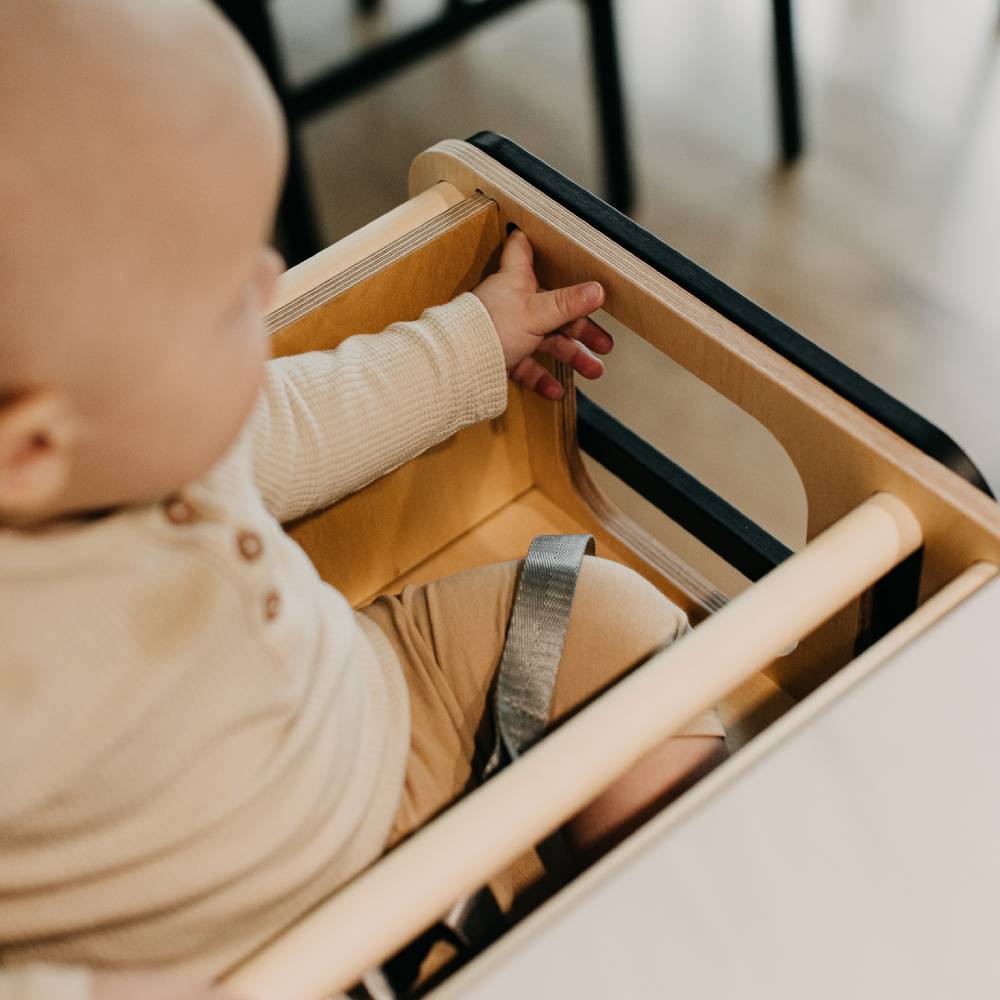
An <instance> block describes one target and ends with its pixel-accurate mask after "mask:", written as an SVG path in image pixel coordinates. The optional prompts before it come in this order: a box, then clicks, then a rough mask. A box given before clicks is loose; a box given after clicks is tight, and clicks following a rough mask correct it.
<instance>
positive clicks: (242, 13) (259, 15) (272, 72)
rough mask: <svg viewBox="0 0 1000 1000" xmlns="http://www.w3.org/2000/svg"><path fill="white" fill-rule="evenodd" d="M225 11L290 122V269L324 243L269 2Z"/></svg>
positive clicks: (239, 2) (285, 207) (284, 221)
mask: <svg viewBox="0 0 1000 1000" xmlns="http://www.w3.org/2000/svg"><path fill="white" fill-rule="evenodd" d="M217 2H218V4H219V6H220V7H221V8H222V10H223V11H224V12H225V13H226V14H227V15H228V16H229V18H230V20H231V21H232V22H233V23H234V24H235V25H236V26H237V28H239V30H240V32H241V33H242V34H243V37H244V38H246V40H247V41H248V42H249V44H250V47H251V48H252V49H253V50H254V52H255V53H256V55H257V58H258V59H259V60H260V61H261V63H263V65H264V69H265V70H266V71H267V75H268V77H269V79H270V81H271V85H272V86H273V87H274V89H275V91H276V92H277V95H278V99H279V100H280V101H281V105H282V108H283V109H284V112H285V121H286V122H287V123H288V172H287V175H286V177H285V188H284V191H283V192H282V195H281V202H280V204H279V206H278V237H279V240H280V243H281V249H282V251H283V252H284V255H285V258H286V260H287V261H288V264H289V266H292V265H294V264H298V263H299V262H300V261H303V260H305V259H306V258H307V257H311V256H312V255H313V254H314V253H316V252H317V251H319V250H320V249H322V247H323V245H324V244H323V242H322V239H321V237H320V232H319V228H318V226H317V224H316V218H315V214H314V210H313V202H312V196H311V195H310V193H309V177H308V174H307V173H306V169H305V163H304V160H303V157H302V146H301V143H300V141H299V137H298V130H297V127H296V122H295V119H294V118H293V116H292V114H291V112H290V108H289V101H288V86H287V84H286V83H285V74H284V69H283V67H282V65H281V57H280V54H279V52H278V45H277V41H276V40H275V37H274V28H273V25H272V23H271V17H270V14H269V13H268V11H267V0H217Z"/></svg>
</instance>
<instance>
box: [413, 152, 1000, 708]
mask: <svg viewBox="0 0 1000 1000" xmlns="http://www.w3.org/2000/svg"><path fill="white" fill-rule="evenodd" d="M440 181H448V182H450V183H452V184H454V185H455V186H456V187H457V188H459V189H460V190H463V191H465V192H469V191H475V190H478V191H481V192H483V193H485V194H487V195H489V196H490V197H491V198H493V199H494V200H496V202H497V204H498V205H499V208H500V216H501V221H502V223H503V224H504V225H506V224H508V223H513V224H515V225H517V226H519V227H520V228H521V229H522V230H524V232H525V233H526V234H527V235H528V237H529V238H530V239H531V241H532V244H533V246H534V248H535V262H536V269H537V271H538V273H539V278H540V280H541V281H543V282H544V283H545V284H547V285H549V286H555V285H557V284H570V283H573V282H577V281H583V280H587V279H596V280H599V281H601V282H602V283H603V284H604V285H605V287H606V289H607V291H608V296H607V302H606V304H605V308H606V310H607V311H608V312H609V313H610V314H611V315H613V316H614V317H615V318H616V319H619V320H620V321H621V322H622V323H624V324H625V325H626V326H628V327H630V328H631V329H633V330H635V331H636V333H638V334H639V335H640V336H642V337H643V338H644V339H646V340H647V341H649V343H651V344H652V345H653V346H655V347H656V348H658V349H659V350H661V351H663V352H664V353H666V354H669V355H670V357H672V358H673V359H674V360H675V361H677V362H678V363H679V364H681V365H683V366H684V367H685V368H687V369H688V370H689V371H691V372H692V373H693V374H695V375H696V376H697V377H699V378H700V379H702V380H703V381H704V382H706V383H707V384H708V385H710V386H711V387H712V388H714V389H716V390H717V391H718V392H720V393H721V394H722V395H724V396H725V397H727V398H728V399H730V400H731V401H732V402H734V403H736V405H738V406H740V407H741V408H742V409H743V410H745V411H746V412H747V413H749V414H750V415H751V416H752V417H754V418H755V419H757V420H758V421H759V422H760V423H761V424H763V425H764V426H765V427H766V428H767V429H768V430H769V431H770V432H771V433H772V434H773V435H774V436H775V437H776V438H777V440H778V441H779V442H780V443H781V444H782V446H783V447H784V448H785V450H786V451H787V453H788V455H789V457H790V458H791V459H792V462H793V463H794V465H795V467H796V469H797V471H798V473H799V475H800V477H801V479H802V483H803V487H804V489H805V492H806V498H807V503H808V517H809V521H808V537H809V538H813V537H815V536H816V535H817V534H818V533H819V532H821V531H822V530H823V529H824V528H826V527H828V526H829V525H830V524H831V523H833V522H834V521H835V520H836V519H837V518H839V517H841V516H842V515H843V514H844V513H846V512H847V511H848V510H850V509H852V508H853V507H855V506H857V505H858V504H859V503H861V502H862V501H864V500H865V499H866V498H867V497H869V496H871V495H872V494H873V493H875V492H877V491H879V490H885V491H888V492H890V493H892V494H894V495H895V496H898V497H900V498H901V499H903V500H904V501H905V502H906V503H907V504H908V505H909V506H910V508H911V509H912V510H913V512H914V513H915V514H916V516H917V517H918V519H919V520H920V522H921V524H922V526H923V530H924V535H925V538H926V552H925V558H924V562H923V567H924V573H923V578H922V580H921V593H922V594H923V595H925V596H926V595H927V594H929V593H932V592H934V591H935V590H937V589H938V588H940V587H941V586H942V585H943V584H944V583H946V582H947V581H948V580H950V579H952V578H953V577H955V576H956V575H958V574H959V573H961V572H962V571H963V570H964V569H965V568H966V567H968V566H969V565H970V564H971V563H972V562H974V561H976V560H988V561H993V562H996V561H997V560H1000V508H998V507H997V505H996V504H995V503H994V502H993V501H992V500H990V499H989V498H988V497H986V496H985V495H984V494H982V493H980V492H979V491H978V490H977V489H975V487H973V486H971V485H970V484H968V483H966V482H964V481H963V480H961V479H959V477H958V476H956V475H955V474H954V473H952V472H950V471H949V470H948V469H946V468H945V467H944V466H942V465H940V464H939V463H937V462H935V461H934V460H933V459H931V458H929V457H928V456H926V455H924V454H922V453H921V452H919V451H918V450H917V449H916V448H914V447H913V446H912V445H909V444H908V443H907V442H905V441H903V440H902V439H901V438H899V437H897V436H896V435H895V434H893V433H892V432H891V431H889V430H887V429H886V428H885V427H882V426H881V425H880V424H878V423H877V422H876V421H875V420H873V419H872V418H870V417H868V416H867V415H866V414H864V413H862V412H861V411H860V410H858V409H857V408H855V407H853V406H852V405H851V404H850V403H848V402H846V401H845V400H843V399H841V398H840V397H839V396H838V395H837V394H836V393H834V392H832V391H831V390H830V389H828V388H826V387H825V386H823V385H822V384H821V383H819V382H818V381H817V380H815V379H813V378H812V377H811V376H809V375H807V374H806V373H804V372H802V371H801V370H799V369H798V368H796V367H795V366H794V365H792V364H791V363H790V362H788V361H786V360H785V359H784V358H782V357H781V356H780V355H778V354H776V353H775V352H774V351H772V350H771V349H769V348H768V347H766V346H765V345H763V344H761V343H760V342H759V341H757V340H755V339H754V338H753V337H751V336H750V335H749V334H747V333H746V332H745V331H743V330H741V329H740V328H739V327H737V326H736V325H735V324H733V323H731V322H729V321H728V320H726V319H724V318H723V317H722V316H720V315H719V314H717V313H715V312H714V311H713V310H712V309H710V308H709V307H708V306H706V305H705V304H704V303H702V302H700V301H698V300H697V299H695V298H694V297H693V296H692V295H690V294H689V293H687V292H685V291H683V290H682V289H681V288H679V287H678V286H677V285H676V284H675V283H674V282H672V281H670V280H669V279H668V278H665V277H663V276H662V275H660V274H658V273H657V272H656V271H654V270H653V269H652V268H650V267H648V266H647V265H645V264H643V263H642V262H641V261H639V260H638V259H637V258H636V257H634V256H633V255H632V254H630V253H628V252H627V251H625V250H623V249H622V248H621V247H619V246H618V245H617V244H615V243H614V242H612V241H611V240H609V239H607V238H606V237H604V236H602V235H601V234H600V233H598V232H596V231H595V230H594V229H592V228H591V227H590V226H587V225H586V224H584V223H583V222H581V221H580V220H579V219H577V218H576V217H575V216H573V215H572V214H571V213H569V212H567V211H566V210H565V209H563V208H562V207H561V206H559V205H557V204H556V203H555V202H553V201H552V200H551V199H549V198H547V197H545V196H544V195H543V194H541V193H540V192H538V191H536V190H535V189H534V188H533V187H531V186H530V185H528V184H526V183H525V182H524V181H523V180H521V179H520V178H519V177H517V176H516V175H515V174H513V173H512V172H511V171H509V170H506V169H505V168H504V167H502V166H500V165H499V164H498V163H496V161H494V160H492V159H491V158H490V157H488V156H487V155H486V154H484V153H481V152H480V151H479V150H477V149H475V148H474V147H472V146H469V145H468V144H467V143H460V142H454V141H448V142H444V143H440V144H439V145H438V146H435V147H434V148H433V149H431V150H428V151H427V152H426V153H424V154H422V155H421V156H419V157H418V158H417V159H416V160H415V161H414V165H413V168H412V170H411V191H414V192H415V191H419V190H423V189H425V188H427V187H429V186H431V185H432V184H434V183H437V182H440ZM578 488H579V489H581V490H583V489H584V488H583V487H578ZM858 625H859V604H858V601H852V602H851V603H850V605H848V607H847V608H845V609H844V610H843V611H841V612H840V613H838V614H837V615H835V616H834V617H833V618H832V619H831V620H830V621H829V622H827V623H826V624H825V625H823V626H821V627H820V628H819V629H818V630H817V631H816V632H815V633H814V634H813V635H812V636H810V637H809V638H808V639H807V640H805V641H804V642H802V643H801V644H800V646H799V648H798V649H797V650H796V651H795V652H794V653H793V654H791V655H790V656H787V657H784V658H783V659H781V660H779V661H778V662H777V663H776V664H774V666H773V668H772V671H773V674H774V676H775V678H776V679H777V680H778V682H779V683H780V684H781V685H782V687H784V688H785V689H786V690H788V691H791V692H792V693H794V694H795V695H796V696H800V697H801V696H802V695H803V694H805V693H807V692H808V691H810V690H812V689H813V688H814V687H815V686H816V685H817V684H819V683H821V682H822V681H823V680H825V679H826V678H827V677H829V676H830V675H831V674H832V673H833V672H835V671H836V670H837V669H839V668H840V667H841V666H842V665H843V664H844V663H846V662H847V661H848V660H849V659H850V658H851V656H852V654H853V648H854V639H855V636H856V634H857V631H858Z"/></svg>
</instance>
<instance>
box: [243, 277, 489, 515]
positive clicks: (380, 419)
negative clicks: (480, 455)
mask: <svg viewBox="0 0 1000 1000" xmlns="http://www.w3.org/2000/svg"><path fill="white" fill-rule="evenodd" d="M506 405H507V383H506V370H505V367H504V358H503V350H502V347H501V345H500V339H499V337H498V336H497V334H496V331H495V329H494V327H493V323H492V321H491V320H490V317H489V313H488V312H487V311H486V308H485V306H483V304H482V303H481V302H480V301H479V299H478V298H477V297H476V296H475V295H473V294H471V293H465V294H464V295H460V296H459V297H458V298H456V299H455V300H454V301H452V302H450V303H448V304H447V305H444V306H436V307H434V308H433V309H428V310H427V311H426V312H425V313H424V314H423V316H421V317H420V319H419V320H416V321H414V322H411V323H395V324H393V325H392V326H390V327H389V328H388V329H386V330H384V331H383V332H382V333H378V334H363V335H360V336H356V337H351V338H350V339H348V340H345V341H344V342H343V343H342V344H341V345H340V346H338V347H337V348H335V349H334V350H331V351H313V352H310V353H308V354H300V355H296V356H294V357H288V358H277V359H275V360H273V361H270V362H269V363H268V365H267V377H266V383H265V387H264V391H263V392H262V394H261V398H260V400H259V401H258V404H257V409H256V410H255V412H254V415H253V418H252V439H253V470H254V480H255V482H256V485H257V488H258V489H259V490H260V493H261V495H262V497H263V498H264V502H265V504H266V505H267V507H268V509H269V510H270V512H271V513H272V514H273V515H274V516H275V517H276V518H277V519H278V520H279V521H289V520H291V519H292V518H295V517H299V516H300V515H302V514H305V513H308V512H309V511H311V510H316V509H318V508H321V507H325V506H327V505H328V504H330V503H332V502H333V501H334V500H336V499H337V498H339V497H341V496H345V495H346V494H348V493H351V492H353V491H355V490H357V489H360V488H361V487H362V486H364V485H365V484H367V483H369V482H371V481H372V480H374V479H377V478H378V477H379V476H382V475H385V474H386V473H387V472H391V471H392V470H393V469H395V468H396V467H397V466H399V465H402V464H403V462H406V461H408V460H409V459H411V458H413V457H414V456H416V455H419V454H420V453H421V452H422V451H424V450H426V449H427V448H429V447H431V446H432V445H435V444H437V443H438V442H440V441H443V440H444V439H445V438H447V437H450V436H451V435H452V434H454V433H455V432H456V431H457V430H460V429H461V428H462V427H465V426H468V425H469V424H473V423H476V422H477V421H480V420H486V419H489V418H492V417H496V416H499V414H501V413H502V412H503V410H504V408H505V407H506Z"/></svg>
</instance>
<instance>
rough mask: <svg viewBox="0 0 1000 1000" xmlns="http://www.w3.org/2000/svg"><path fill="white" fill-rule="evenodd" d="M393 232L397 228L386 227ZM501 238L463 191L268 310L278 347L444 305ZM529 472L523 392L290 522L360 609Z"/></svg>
mask: <svg viewBox="0 0 1000 1000" xmlns="http://www.w3.org/2000/svg"><path fill="white" fill-rule="evenodd" d="M384 231H385V232H389V233H392V234H393V235H395V234H396V233H397V232H398V228H396V227H395V226H392V227H389V228H388V229H385V230H384ZM499 241H500V231H499V228H498V221H497V213H496V208H495V206H494V205H493V204H492V202H490V201H489V200H488V199H486V198H483V197H482V196H479V197H473V198H470V199H463V200H462V201H461V202H458V203H456V204H455V205H453V206H452V207H451V208H448V209H446V210H445V211H444V212H443V213H441V214H439V215H438V216H436V217H434V218H432V219H430V220H428V221H425V222H422V223H420V224H419V225H417V228H416V229H414V230H413V231H411V232H405V233H403V234H402V235H398V236H397V237H396V238H395V239H394V240H392V241H391V242H390V243H389V244H388V245H387V246H384V247H381V248H380V249H378V250H375V251H374V252H373V253H372V254H371V255H369V256H368V257H365V258H364V259H363V260H361V261H358V262H357V263H355V264H353V265H352V266H350V267H348V268H347V269H346V270H345V271H343V272H341V273H336V272H334V273H328V270H327V267H329V266H336V262H337V261H338V260H343V257H342V256H339V257H338V255H336V254H328V255H327V266H324V267H323V268H317V269H314V270H313V272H312V274H313V277H314V278H316V279H322V280H320V281H319V284H318V285H317V286H316V287H315V288H312V289H309V290H308V291H306V292H304V293H303V294H302V295H300V296H298V297H297V298H295V299H292V300H291V301H289V302H288V303H286V304H285V305H284V306H283V307H281V308H280V309H278V310H277V311H275V312H274V313H272V314H271V316H270V317H269V322H270V325H271V327H272V328H273V329H274V331H275V332H274V334H273V338H272V339H273V350H274V353H275V354H276V355H284V354H293V353H300V352H302V351H307V350H316V349H329V348H332V347H335V346H336V345H337V344H338V343H340V342H341V341H342V340H343V339H345V338H346V337H349V336H351V335H354V334H358V333H365V332H374V331H378V330H381V329H383V328H384V327H386V326H389V325H390V324H391V323H393V322H396V321H399V320H410V319H415V318H417V317H418V316H419V315H420V314H421V313H422V312H423V310H424V309H425V308H427V307H429V306H431V305H438V304H440V303H442V302H447V301H448V300H449V299H451V298H453V297H454V296H455V295H457V294H459V293H460V292H463V291H467V290H469V289H470V288H472V287H473V286H474V285H476V284H478V282H479V281H480V280H481V279H482V277H483V274H484V272H485V271H486V269H487V268H488V267H489V266H490V264H491V261H492V260H493V258H494V256H495V252H496V249H497V246H498V244H499ZM530 485H531V469H530V464H529V460H528V453H527V444H526V440H525V431H524V412H523V409H522V407H521V404H520V394H519V393H518V392H517V391H515V390H513V389H512V390H511V393H510V400H509V403H508V407H507V411H506V412H505V413H504V414H503V415H502V416H501V417H498V418H497V419H496V420H493V421H489V422H484V423H481V424H478V425H476V426H474V427H469V428H466V429H465V430H463V431H461V432H459V433H458V434H456V435H455V436H454V437H452V438H451V439H450V440H448V441H446V442H444V443H442V444H440V445H438V446H437V447H435V448H432V449H430V450H429V451H427V452H425V453H424V454H423V455H422V456H421V457H420V458H419V459H418V460H415V461H412V462H408V463H406V464H405V465H403V466H401V467H400V468H399V469H396V470H395V471H394V472H391V473H390V474H389V475H387V476H383V477H382V478H381V479H378V480H377V481H375V482H374V483H371V484H370V485H368V486H367V487H365V488H364V489H362V490H359V491H358V492H356V493H353V494H351V495H350V496H347V497H345V498H343V499H342V500H340V501H339V502H338V503H336V504H334V505H333V506H331V507H329V508H328V509H326V510H324V511H319V512H316V513H314V514H310V515H309V516H307V517H305V518H302V519H300V520H299V521H297V522H296V523H294V524H292V525H290V526H289V533H290V534H291V536H292V537H293V538H294V539H295V540H296V541H297V542H298V543H299V544H300V545H301V546H302V547H303V549H305V551H306V552H307V553H308V554H309V557H310V559H311V560H312V561H313V563H314V564H315V566H316V568H317V569H318V571H319V573H320V575H321V576H322V577H323V579H325V580H327V581H328V582H329V583H331V584H333V585H334V586H335V587H337V589H338V590H340V591H341V592H342V593H343V594H344V595H345V596H346V597H347V599H348V600H349V601H351V602H352V603H353V604H355V605H360V604H364V603H365V602H367V601H368V600H370V599H371V598H372V597H373V596H375V595H376V594H377V593H379V592H380V591H382V590H383V589H385V587H386V584H387V583H388V582H389V581H392V580H394V579H396V578H397V577H399V576H400V575H401V574H403V573H405V572H406V571H407V570H409V569H410V568H411V567H413V566H415V565H417V564H418V563H420V562H421V561H422V560H424V559H426V558H427V557H428V556H429V555H430V554H432V553H433V552H436V551H437V550H438V549H440V548H441V547H442V546H444V545H447V544H448V543H450V542H451V541H453V540H454V539H455V538H456V537H458V536H461V535H462V534H463V533H464V532H466V531H467V530H468V529H469V528H471V527H473V526H474V525H476V524H477V523H478V522H480V521H481V520H482V519H483V518H485V517H488V516H489V515H490V514H492V513H493V512H494V511H496V510H497V509H498V508H499V507H502V506H503V505H504V504H505V503H507V502H508V501H510V500H511V499H512V498H514V497H516V496H517V495H518V494H520V493H522V492H523V491H524V490H526V489H528V487H529V486H530Z"/></svg>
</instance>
